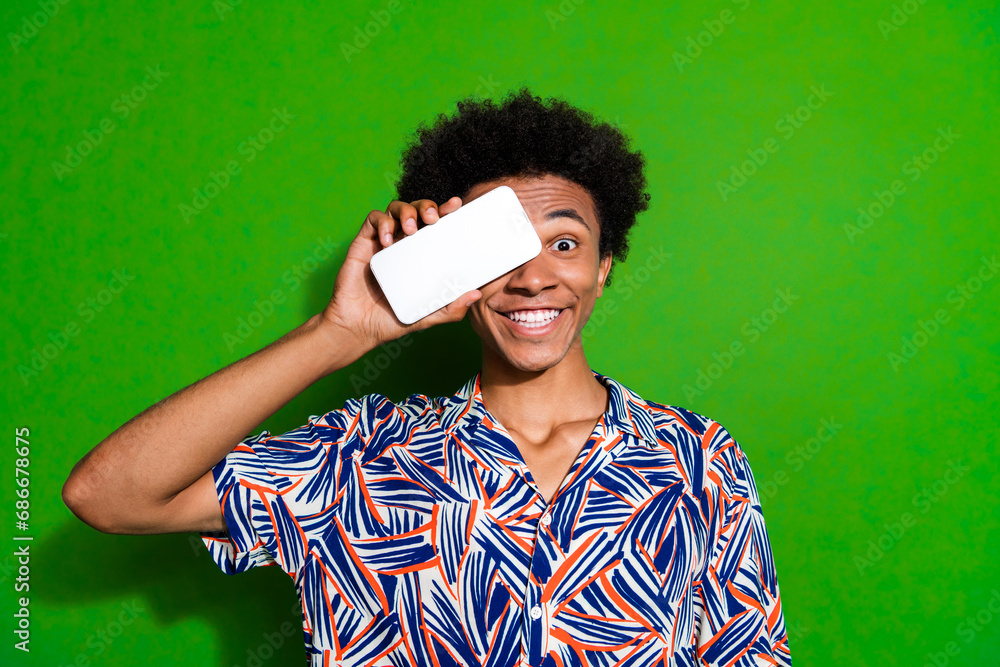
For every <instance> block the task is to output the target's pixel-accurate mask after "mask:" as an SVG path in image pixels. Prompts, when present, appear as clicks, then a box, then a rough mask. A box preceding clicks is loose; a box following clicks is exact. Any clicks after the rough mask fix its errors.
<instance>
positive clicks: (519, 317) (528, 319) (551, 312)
mask: <svg viewBox="0 0 1000 667" xmlns="http://www.w3.org/2000/svg"><path fill="white" fill-rule="evenodd" d="M564 310H565V308H540V309H535V310H512V311H510V312H506V313H500V314H501V315H503V316H504V317H506V318H507V319H508V320H510V321H512V322H517V323H518V324H520V325H521V326H523V327H525V328H528V329H540V328H541V327H544V326H545V325H547V324H549V323H550V322H552V320H554V319H556V318H557V317H559V314H560V313H562V311H564Z"/></svg>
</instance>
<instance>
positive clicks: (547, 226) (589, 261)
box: [462, 175, 611, 371]
mask: <svg viewBox="0 0 1000 667" xmlns="http://www.w3.org/2000/svg"><path fill="white" fill-rule="evenodd" d="M501 185H506V186H509V187H510V188H511V189H512V190H514V192H515V193H516V194H517V198H518V199H519V200H520V202H521V206H523V207H524V210H525V212H526V213H527V214H528V218H529V219H530V220H531V224H532V225H533V226H534V228H535V232H537V233H538V237H539V238H540V239H541V241H542V251H541V252H540V253H539V254H538V255H537V256H536V257H534V258H533V259H531V260H530V261H528V262H525V263H524V264H522V265H521V266H519V267H517V268H516V269H513V270H511V271H508V272H507V273H505V274H504V275H502V276H500V277H499V278H497V279H495V280H493V281H491V282H489V283H487V284H486V285H483V286H482V287H481V288H480V291H481V292H482V293H483V296H482V298H480V299H479V300H478V301H476V302H475V303H474V304H472V306H471V307H470V308H469V312H468V317H469V321H470V323H471V324H472V328H473V329H474V330H475V332H476V333H477V334H478V335H479V337H480V338H481V339H482V341H483V345H484V349H483V353H484V355H485V354H489V353H490V352H493V353H494V354H496V355H497V356H499V357H500V358H501V359H503V360H505V361H506V362H507V363H509V364H510V365H512V366H514V367H515V368H518V369H520V370H525V371H540V370H545V369H547V368H550V367H552V366H554V365H556V364H558V363H559V362H560V361H562V359H563V357H565V356H566V353H567V352H568V351H569V349H570V347H571V346H572V345H573V344H574V342H575V343H576V344H578V345H579V336H580V332H581V331H583V327H584V325H585V324H586V323H587V319H588V318H589V317H590V314H591V312H592V311H593V310H594V302H595V301H596V300H597V297H599V296H601V294H602V292H603V290H604V280H605V278H606V277H607V275H608V272H609V271H610V270H611V256H610V255H608V256H607V257H605V258H604V259H603V260H600V261H599V257H598V246H599V242H600V231H601V230H600V228H599V226H598V222H597V211H596V207H595V205H594V201H593V199H592V198H591V197H590V194H589V193H588V192H587V190H586V189H584V188H583V187H582V186H580V185H578V184H576V183H574V182H572V181H569V180H566V179H564V178H562V177H559V176H553V175H546V176H543V177H532V178H522V179H514V178H503V179H498V180H496V181H490V182H487V183H480V184H478V185H476V186H474V187H473V188H472V189H471V190H469V192H468V193H466V195H465V197H463V198H462V203H463V205H464V204H468V203H469V202H470V201H472V200H474V199H476V198H477V197H479V196H481V195H483V194H486V193H487V192H489V191H490V190H493V189H494V188H497V187H499V186H501ZM552 315H556V317H555V319H552ZM524 320H535V321H524Z"/></svg>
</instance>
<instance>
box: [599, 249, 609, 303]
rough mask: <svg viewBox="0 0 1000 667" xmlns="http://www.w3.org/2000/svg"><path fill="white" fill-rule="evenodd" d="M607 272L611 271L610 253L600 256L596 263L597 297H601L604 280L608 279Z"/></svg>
mask: <svg viewBox="0 0 1000 667" xmlns="http://www.w3.org/2000/svg"><path fill="white" fill-rule="evenodd" d="M609 273H611V253H608V254H607V255H605V256H604V257H602V258H601V262H600V263H599V264H598V265H597V298H601V295H602V294H604V281H605V280H607V279H608V274H609Z"/></svg>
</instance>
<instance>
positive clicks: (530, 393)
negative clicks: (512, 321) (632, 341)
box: [479, 346, 609, 434]
mask: <svg viewBox="0 0 1000 667" xmlns="http://www.w3.org/2000/svg"><path fill="white" fill-rule="evenodd" d="M574 347H575V350H574V349H571V350H570V351H569V352H568V353H567V354H566V356H565V357H563V359H562V360H561V361H560V362H559V363H558V364H556V365H554V366H551V367H549V368H546V369H544V370H540V371H533V370H524V369H522V368H517V367H515V366H513V365H511V364H510V363H509V362H508V361H507V360H506V359H504V358H502V357H499V356H497V355H493V354H487V353H486V352H485V350H484V354H483V367H482V372H481V374H480V378H479V388H480V391H481V393H482V397H483V403H484V404H485V406H486V409H487V410H489V412H490V414H492V415H493V416H494V417H496V418H497V419H498V420H499V421H500V423H501V424H502V425H503V426H504V427H505V428H506V429H508V430H515V431H517V432H520V433H538V434H544V433H550V432H552V431H553V430H555V429H556V428H558V427H559V426H560V425H563V424H566V423H567V422H575V421H581V420H587V419H592V420H596V419H597V418H599V417H600V415H601V414H603V413H604V412H605V410H607V406H608V398H609V397H608V390H607V388H606V387H605V386H604V385H603V384H601V382H600V381H599V380H598V379H597V378H596V377H594V374H593V373H592V372H591V370H590V365H589V364H588V363H587V359H586V357H585V356H584V354H583V349H582V347H580V346H574Z"/></svg>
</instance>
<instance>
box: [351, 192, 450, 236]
mask: <svg viewBox="0 0 1000 667" xmlns="http://www.w3.org/2000/svg"><path fill="white" fill-rule="evenodd" d="M461 205H462V200H461V198H459V197H452V198H451V199H449V200H448V201H446V202H445V203H444V204H442V205H441V206H440V208H439V207H438V205H437V204H436V203H435V202H434V201H432V200H430V199H418V200H417V201H415V202H412V203H410V204H407V203H406V202H403V201H399V200H398V199H397V200H395V201H393V202H391V203H390V204H389V206H388V207H387V208H386V209H385V213H382V212H381V211H372V212H371V213H369V214H368V217H369V220H370V221H371V223H372V225H373V227H374V228H375V230H376V232H377V234H378V238H379V241H380V242H381V244H382V246H383V247H388V246H389V245H391V244H392V241H393V239H395V238H396V235H397V233H398V232H399V230H402V232H403V234H406V235H409V234H415V233H416V232H417V230H418V229H419V223H418V221H420V222H423V223H424V224H425V225H432V224H434V223H435V222H437V221H438V220H440V219H441V216H444V215H447V214H449V213H452V212H453V211H456V210H458V209H459V207H461ZM397 221H398V222H397Z"/></svg>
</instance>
